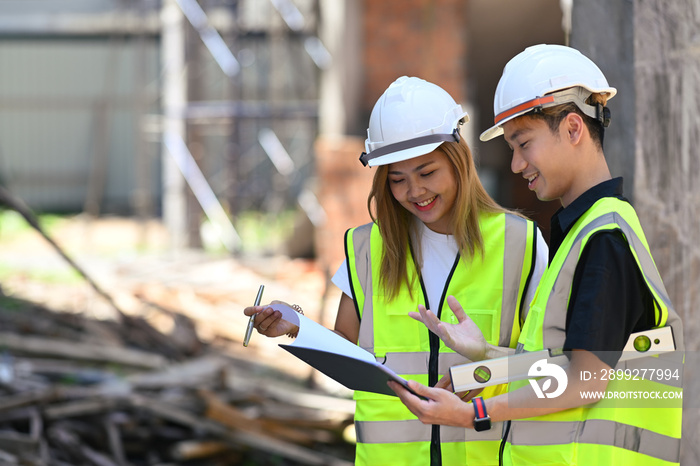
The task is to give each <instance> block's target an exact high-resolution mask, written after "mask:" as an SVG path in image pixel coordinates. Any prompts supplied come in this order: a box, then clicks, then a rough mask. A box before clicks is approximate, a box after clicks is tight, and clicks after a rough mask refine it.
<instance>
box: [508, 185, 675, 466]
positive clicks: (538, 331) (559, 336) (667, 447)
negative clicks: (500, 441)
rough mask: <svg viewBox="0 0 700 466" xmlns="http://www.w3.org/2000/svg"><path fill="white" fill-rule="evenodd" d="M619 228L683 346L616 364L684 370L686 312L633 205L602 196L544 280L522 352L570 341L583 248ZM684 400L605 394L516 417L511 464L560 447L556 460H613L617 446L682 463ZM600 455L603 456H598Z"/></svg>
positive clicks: (662, 387) (611, 387)
mask: <svg viewBox="0 0 700 466" xmlns="http://www.w3.org/2000/svg"><path fill="white" fill-rule="evenodd" d="M614 230H619V231H621V232H622V233H623V234H624V236H625V238H626V240H627V242H628V244H629V246H630V250H631V252H632V254H633V256H634V257H635V260H636V262H637V265H638V267H639V269H640V270H641V272H642V276H643V277H644V280H645V281H646V283H647V285H648V287H649V289H650V291H651V292H652V294H653V296H654V299H655V302H656V306H655V312H656V323H657V326H670V327H672V329H673V334H674V339H675V342H676V348H677V350H678V351H676V352H674V353H667V354H662V355H660V356H658V357H657V358H640V359H636V360H632V361H628V362H626V363H625V362H623V363H620V364H619V365H618V366H617V367H616V369H624V368H635V367H638V368H644V369H651V368H653V367H660V366H662V367H664V368H668V367H675V368H680V371H681V373H682V354H683V353H682V350H683V328H682V324H681V321H680V318H679V316H678V314H677V313H676V312H675V310H674V308H673V306H672V304H671V301H670V299H669V298H668V294H667V293H666V289H665V287H664V285H663V282H662V280H661V277H660V275H659V272H658V270H657V269H656V266H655V264H654V261H653V259H652V257H651V254H650V252H649V247H648V244H647V241H646V238H645V237H644V232H643V230H642V228H641V225H640V224H639V220H638V218H637V215H636V213H635V211H634V209H633V208H632V207H631V206H630V205H629V204H628V203H626V202H624V201H621V200H619V199H616V198H604V199H601V200H599V201H598V202H596V203H595V204H594V205H593V206H592V207H591V208H590V209H589V210H588V211H587V212H586V213H585V214H584V215H583V216H582V217H581V218H580V219H579V220H578V221H577V223H576V224H575V225H574V226H573V227H572V229H571V231H570V232H569V234H568V235H567V238H569V235H572V236H571V238H573V241H572V240H568V239H566V238H565V240H564V242H563V243H562V246H561V247H560V249H559V250H558V251H557V254H556V256H555V258H554V259H553V260H552V263H551V264H550V266H549V268H548V269H547V271H546V272H545V274H544V276H543V277H542V279H541V281H540V286H539V288H538V290H537V292H536V296H535V298H534V299H533V302H532V306H531V309H530V314H529V315H528V319H527V320H526V322H525V325H524V328H523V332H522V334H521V337H520V342H519V344H518V351H523V350H525V351H537V350H540V349H543V348H561V347H562V346H563V345H564V341H565V338H566V334H565V327H566V314H567V312H566V310H567V309H568V304H569V295H570V293H571V287H572V284H573V276H574V273H575V271H576V266H577V264H578V259H579V257H580V254H581V252H582V251H583V249H584V248H585V245H586V244H587V242H588V240H589V239H590V238H591V237H592V236H593V235H594V234H595V233H597V232H599V231H614ZM560 254H561V255H563V256H561V255H560ZM562 258H563V260H562ZM624 383H626V382H622V381H611V382H609V383H608V387H607V392H608V393H610V392H613V391H615V390H621V389H624ZM640 383H642V382H640ZM644 383H646V382H644ZM649 383H650V384H652V386H653V388H654V389H658V390H659V391H678V388H676V387H680V384H681V380H679V379H676V380H674V379H669V380H654V381H653V382H649ZM654 384H656V385H654ZM517 385H519V384H518V383H514V384H512V386H513V387H516V386H517ZM680 405H681V402H680V401H679V402H678V403H676V404H673V403H671V406H672V407H670V408H645V409H636V408H630V407H622V408H621V407H617V408H615V406H622V405H615V404H614V403H612V404H610V405H606V398H604V399H603V400H601V401H599V402H597V403H591V404H589V405H585V406H582V407H579V408H573V409H569V410H566V411H561V412H558V413H554V414H551V415H546V416H538V417H537V418H534V419H532V420H528V421H512V423H511V429H510V433H509V435H508V444H507V448H506V451H505V454H504V458H503V459H504V464H509V463H508V461H510V459H511V457H512V458H513V461H514V462H516V463H518V464H519V463H520V462H523V461H532V462H535V463H536V462H537V461H539V460H542V456H543V455H552V454H555V456H556V453H557V452H559V453H560V455H559V456H556V457H557V458H566V461H567V462H569V463H572V464H579V463H578V462H577V461H578V460H580V461H581V462H582V463H583V464H585V462H586V459H585V455H587V454H589V453H590V452H592V451H595V452H596V453H598V454H599V455H600V457H602V458H612V456H613V451H612V450H611V451H607V450H604V449H606V448H611V447H617V448H620V449H624V450H626V451H627V453H626V454H628V455H634V454H637V453H640V454H644V455H648V456H649V457H651V458H657V459H661V460H665V461H672V462H678V457H679V454H680V453H679V446H680V424H681V408H680ZM608 406H612V408H609V407H608ZM562 421H565V422H562ZM566 421H570V422H566ZM667 434H672V435H667ZM576 445H579V446H578V447H577V446H576ZM584 445H585V448H584ZM537 447H542V448H543V450H538V448H537ZM591 449H597V450H591ZM645 458H646V456H645ZM548 459H550V460H551V458H548ZM600 461H601V460H600V458H599V459H598V462H600ZM609 461H610V462H609V463H602V464H614V460H612V459H610V460H609ZM645 464H646V463H645Z"/></svg>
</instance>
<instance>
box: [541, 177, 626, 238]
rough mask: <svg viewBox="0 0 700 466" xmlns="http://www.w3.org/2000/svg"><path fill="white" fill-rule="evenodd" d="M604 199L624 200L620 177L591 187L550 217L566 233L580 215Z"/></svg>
mask: <svg viewBox="0 0 700 466" xmlns="http://www.w3.org/2000/svg"><path fill="white" fill-rule="evenodd" d="M604 197H617V198H620V199H623V200H626V199H625V198H624V197H623V196H622V177H618V178H613V179H611V180H607V181H603V182H602V183H600V184H597V185H595V186H593V187H592V188H591V189H589V190H588V191H586V192H585V193H583V194H581V195H580V196H579V197H577V198H576V199H575V200H574V202H572V203H571V204H569V205H568V206H566V207H562V208H560V209H559V210H557V212H556V213H555V214H554V216H553V217H552V220H554V219H555V218H556V219H558V221H559V226H560V227H561V230H562V232H564V233H566V232H567V231H569V228H571V226H572V225H573V224H574V222H576V220H578V219H579V218H580V217H581V215H583V214H584V213H586V211H587V210H588V209H590V208H591V207H592V206H593V204H595V203H596V202H598V201H599V200H600V199H602V198H604Z"/></svg>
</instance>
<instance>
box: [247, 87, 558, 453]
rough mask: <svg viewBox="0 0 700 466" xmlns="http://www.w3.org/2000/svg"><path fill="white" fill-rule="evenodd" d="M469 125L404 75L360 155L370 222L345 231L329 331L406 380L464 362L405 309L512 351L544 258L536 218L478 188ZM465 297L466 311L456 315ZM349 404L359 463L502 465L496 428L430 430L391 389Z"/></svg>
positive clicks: (274, 332)
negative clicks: (366, 173) (474, 331)
mask: <svg viewBox="0 0 700 466" xmlns="http://www.w3.org/2000/svg"><path fill="white" fill-rule="evenodd" d="M467 121H469V117H468V115H467V113H466V112H464V111H463V110H462V107H461V106H460V105H458V104H457V103H456V102H455V101H454V99H452V97H451V96H450V95H449V94H448V93H447V92H445V91H444V90H443V89H442V88H440V87H439V86H437V85H435V84H432V83H429V82H427V81H424V80H422V79H419V78H413V77H412V78H409V77H406V76H403V77H401V78H399V79H397V80H396V81H395V82H394V83H392V84H391V85H390V86H389V88H388V89H387V90H386V91H385V92H384V94H383V95H382V96H381V97H380V98H379V100H378V101H377V103H376V105H375V107H374V110H373V111H372V114H371V117H370V121H369V129H368V131H367V133H368V137H367V140H366V142H365V149H366V152H365V153H363V154H362V156H361V158H360V160H361V161H362V163H363V164H365V165H369V166H370V167H374V169H375V170H376V172H375V175H374V178H373V182H372V189H371V191H370V194H369V198H368V209H369V211H370V215H371V217H372V220H373V222H372V223H368V224H366V225H362V226H359V227H357V228H352V229H350V230H348V232H347V233H346V235H345V251H346V258H345V262H344V263H343V264H342V265H341V267H340V268H339V269H338V271H337V272H336V274H335V276H334V277H333V283H335V284H336V285H337V286H338V287H339V288H340V289H341V290H342V291H343V295H342V297H341V300H340V304H339V307H338V315H337V318H336V323H335V331H336V332H337V333H339V334H340V335H342V336H344V337H345V338H347V339H348V340H350V341H351V342H353V343H357V344H358V345H359V346H361V347H362V348H364V349H365V350H367V351H369V352H370V353H372V354H373V355H374V357H375V358H376V360H377V361H379V362H380V363H382V364H385V365H386V366H388V367H389V368H390V369H392V370H393V371H394V372H396V373H397V374H399V375H400V376H401V377H403V378H405V379H409V380H416V381H419V382H422V383H424V384H429V385H431V386H433V385H435V384H436V383H437V382H438V380H439V379H440V378H441V377H442V376H443V375H444V374H445V373H446V371H447V369H448V368H449V367H450V366H452V365H455V364H459V363H461V362H466V361H467V359H466V358H464V357H463V356H461V355H459V354H457V353H455V352H454V351H453V350H452V349H450V348H448V347H447V346H446V345H445V344H441V342H440V339H439V338H438V337H437V335H435V334H433V333H430V332H429V331H428V329H427V328H425V326H423V325H422V324H421V323H420V322H418V321H416V320H414V319H412V318H411V317H410V316H409V312H411V311H416V310H418V309H419V308H423V309H425V308H428V309H431V310H432V311H433V312H434V313H435V315H436V316H437V317H436V318H437V319H439V320H440V321H442V322H447V323H456V322H457V321H458V319H459V318H464V316H465V315H466V316H469V318H470V319H473V320H474V322H476V323H477V325H478V326H479V328H480V331H481V332H482V333H483V334H484V336H485V339H486V340H487V343H488V344H491V345H493V346H495V347H503V348H509V347H513V345H514V343H515V341H516V340H517V338H518V336H519V334H520V326H521V321H520V316H521V315H522V314H521V310H522V309H523V306H525V305H526V303H528V302H529V301H530V299H531V298H532V294H533V292H534V290H535V288H536V287H537V283H538V282H539V277H540V275H541V273H542V270H544V268H545V265H546V257H547V247H546V244H545V243H544V240H543V239H542V236H541V234H540V233H539V230H538V229H537V227H536V226H535V224H534V223H533V222H531V221H529V220H527V219H525V218H524V217H522V216H520V215H518V214H516V213H514V212H510V211H508V210H506V209H504V208H503V207H501V206H500V205H498V204H497V203H496V202H495V201H494V200H493V199H492V198H491V197H490V196H489V195H488V193H487V192H486V190H485V189H484V187H483V185H482V184H481V181H480V180H479V178H478V175H477V171H476V167H475V166H474V160H473V158H472V154H471V151H470V149H469V146H468V145H467V143H466V141H464V140H463V139H462V138H461V136H460V132H459V128H460V126H461V125H462V124H464V123H465V122H467ZM448 297H449V299H448ZM460 302H461V303H462V304H463V305H464V311H465V312H466V314H464V312H462V311H460V312H459V313H458V316H459V317H457V316H456V315H455V309H457V308H460V309H461V306H460ZM467 304H468V305H467ZM244 312H245V314H246V315H252V314H254V313H258V317H257V318H256V319H255V322H256V324H255V325H256V328H258V329H259V331H260V330H261V329H262V328H264V329H265V330H264V334H265V335H267V336H280V335H283V334H285V333H288V332H290V331H293V330H294V329H293V328H289V325H287V324H288V323H287V322H285V321H281V320H280V315H278V313H276V312H273V309H272V308H269V307H267V308H264V307H262V306H257V307H249V308H246V310H245V311H244ZM504 351H505V350H504ZM446 393H447V392H446ZM495 393H496V390H492V389H488V390H485V391H484V392H483V393H482V394H481V395H482V396H483V397H485V398H488V397H490V396H493V395H494V394H495ZM449 395H450V396H456V395H452V394H451V393H449ZM460 395H463V394H460ZM355 400H356V410H355V430H356V434H357V447H356V458H355V464H357V465H374V464H431V465H440V464H449V465H462V464H470V465H472V464H474V465H495V464H498V446H499V440H500V432H501V429H500V426H498V425H495V428H494V429H492V430H490V431H486V432H474V431H471V430H469V431H467V430H465V429H464V428H456V427H438V426H430V425H425V424H422V423H421V422H420V421H419V420H418V419H417V418H416V417H415V416H414V415H412V414H411V413H410V412H409V411H408V409H407V408H406V407H405V406H404V405H403V404H402V403H401V401H400V400H399V399H398V398H396V397H390V396H386V395H378V394H375V393H368V392H361V391H356V392H355ZM468 400H469V398H464V399H463V401H468Z"/></svg>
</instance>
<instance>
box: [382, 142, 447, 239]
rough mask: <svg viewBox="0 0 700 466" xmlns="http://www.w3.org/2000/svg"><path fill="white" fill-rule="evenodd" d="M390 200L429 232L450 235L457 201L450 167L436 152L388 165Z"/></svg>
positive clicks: (443, 155)
mask: <svg viewBox="0 0 700 466" xmlns="http://www.w3.org/2000/svg"><path fill="white" fill-rule="evenodd" d="M388 182H389V187H390V188H391V193H392V194H393V196H394V198H395V199H396V200H397V201H398V202H399V203H400V204H401V205H402V206H403V207H404V208H405V209H406V210H408V211H409V212H410V213H412V214H413V215H415V216H416V217H418V218H419V219H420V221H422V222H423V223H425V225H426V226H427V227H428V228H430V229H431V230H433V231H435V232H437V233H442V234H446V235H447V234H451V233H452V231H451V229H450V220H451V218H452V208H453V207H454V203H455V199H456V197H457V179H456V177H455V174H454V171H453V168H452V164H451V163H450V161H449V159H448V158H447V155H445V153H444V152H443V151H442V150H440V148H438V149H436V150H434V151H433V152H430V153H429V154H425V155H422V156H420V157H414V158H412V159H408V160H404V161H402V162H396V163H392V164H390V165H389V174H388Z"/></svg>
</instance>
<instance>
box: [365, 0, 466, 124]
mask: <svg viewBox="0 0 700 466" xmlns="http://www.w3.org/2000/svg"><path fill="white" fill-rule="evenodd" d="M467 6H468V2H467V1H465V0H382V1H369V0H367V1H365V2H364V20H363V25H362V27H363V41H364V44H363V47H364V53H363V57H364V60H363V61H364V68H365V69H364V72H365V76H364V89H365V92H364V96H363V100H362V106H363V112H361V113H364V114H365V115H366V116H368V115H369V113H370V112H371V111H372V107H373V106H374V103H375V102H376V101H377V99H378V98H379V96H380V95H381V94H382V92H384V90H385V89H386V88H387V87H388V86H389V84H391V83H392V82H393V81H394V80H396V78H398V77H400V76H402V75H407V76H417V77H419V78H422V79H425V80H427V81H431V82H434V83H435V84H438V85H439V86H441V87H442V88H443V89H445V90H446V91H447V92H449V93H450V94H451V95H452V97H454V99H455V100H456V101H457V102H461V101H463V100H464V98H465V90H466V83H467V79H466V65H465V64H466V54H467V29H466V24H467ZM365 127H366V125H365Z"/></svg>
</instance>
